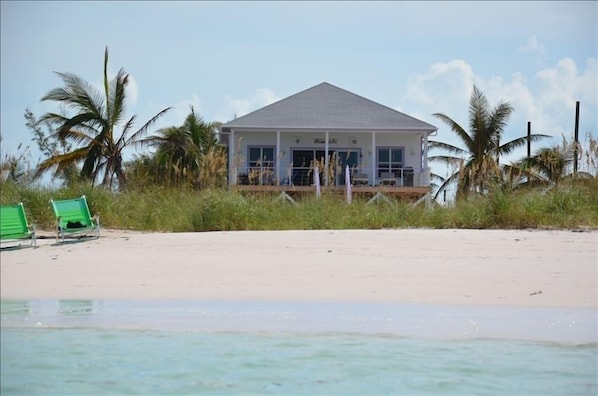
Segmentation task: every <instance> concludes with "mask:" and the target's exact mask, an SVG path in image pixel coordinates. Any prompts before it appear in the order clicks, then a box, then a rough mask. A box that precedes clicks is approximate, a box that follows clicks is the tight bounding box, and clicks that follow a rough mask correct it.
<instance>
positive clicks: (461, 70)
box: [402, 58, 598, 157]
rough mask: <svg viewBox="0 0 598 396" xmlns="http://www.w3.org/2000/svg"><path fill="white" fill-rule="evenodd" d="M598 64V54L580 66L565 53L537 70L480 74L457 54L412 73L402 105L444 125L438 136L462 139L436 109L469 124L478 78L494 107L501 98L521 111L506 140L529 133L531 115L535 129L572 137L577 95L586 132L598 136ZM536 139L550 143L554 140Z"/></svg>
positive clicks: (452, 141)
mask: <svg viewBox="0 0 598 396" xmlns="http://www.w3.org/2000/svg"><path fill="white" fill-rule="evenodd" d="M597 70H598V68H597V64H596V59H593V58H591V59H588V61H587V62H586V65H585V67H584V68H583V69H582V70H580V69H579V67H578V65H576V64H575V62H574V61H573V60H572V59H569V58H563V59H561V60H559V61H558V62H557V63H556V64H555V65H554V66H552V67H549V68H544V69H541V70H540V71H538V72H537V73H536V74H535V75H533V76H525V75H523V74H522V73H514V74H512V75H511V76H510V78H507V79H505V78H503V77H500V76H494V77H491V78H488V79H484V78H482V77H479V76H477V75H475V73H474V71H473V70H472V68H471V66H470V65H469V64H467V63H466V62H464V61H463V60H453V61H450V62H447V63H438V64H434V65H432V66H431V67H430V68H429V70H428V71H426V72H424V73H423V74H417V75H413V76H411V77H410V78H409V79H408V84H407V89H406V92H407V95H406V96H405V97H404V98H403V101H402V103H403V104H404V106H402V107H404V108H406V109H407V110H405V112H406V113H407V114H410V115H413V116H415V117H418V116H419V118H421V119H424V120H429V121H428V122H431V123H432V124H434V125H436V126H437V127H438V130H439V132H438V136H437V137H436V138H435V139H436V140H440V141H444V142H447V143H450V144H457V145H460V142H459V141H458V140H457V138H456V136H455V135H454V134H453V133H452V132H451V131H450V130H449V128H448V127H447V126H446V125H445V124H443V123H442V122H441V121H440V120H438V119H435V118H432V117H430V115H431V114H433V113H444V114H446V115H448V116H449V117H451V118H452V119H453V120H455V121H456V122H457V123H458V124H459V125H461V126H463V127H464V128H467V126H468V106H469V96H470V95H471V90H472V87H473V84H474V83H475V84H476V85H477V86H478V88H479V89H480V90H481V91H482V92H483V93H484V94H485V95H486V97H487V98H488V101H489V102H490V105H491V106H492V107H494V106H496V105H497V104H498V103H500V102H501V101H505V102H509V103H510V104H511V105H512V106H513V108H514V110H515V111H514V112H513V114H512V116H511V118H510V120H509V123H508V126H507V128H506V130H505V136H504V141H507V140H512V139H515V138H519V137H522V136H525V135H526V133H527V122H528V121H530V122H531V124H532V133H542V134H548V135H552V136H554V137H555V139H554V140H553V142H556V143H557V144H558V143H559V142H560V138H561V136H562V135H563V134H564V135H565V136H567V137H568V138H570V136H571V133H572V131H573V128H574V119H575V102H576V101H580V102H581V109H582V110H581V117H580V118H581V120H580V135H585V133H587V132H591V133H592V134H594V135H595V136H596V134H597V133H598V131H597V125H596V124H597V121H596V120H597V108H596V105H597V102H598V98H597V96H598V93H597V90H596V87H597V86H598V81H597ZM402 111H403V110H402ZM536 144H541V145H542V146H548V145H550V144H552V143H551V142H549V141H545V142H543V143H536ZM532 149H534V148H532ZM534 150H535V149H534ZM524 152H525V151H524V150H523V151H522V152H518V153H516V154H514V157H520V156H521V155H522V153H524Z"/></svg>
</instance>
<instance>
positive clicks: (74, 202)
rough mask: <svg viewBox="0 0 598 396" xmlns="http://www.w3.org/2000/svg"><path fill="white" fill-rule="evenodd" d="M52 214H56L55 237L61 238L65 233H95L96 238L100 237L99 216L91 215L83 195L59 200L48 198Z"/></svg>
mask: <svg viewBox="0 0 598 396" xmlns="http://www.w3.org/2000/svg"><path fill="white" fill-rule="evenodd" d="M50 203H51V204H52V209H53V210H54V215H55V216H56V230H57V234H56V239H57V240H58V237H60V238H62V242H64V236H65V234H70V235H73V234H82V235H85V234H87V233H89V232H93V233H95V236H96V238H99V237H100V216H99V215H96V216H94V217H91V214H90V213H89V207H88V206H87V200H86V199H85V195H82V196H81V197H80V198H75V199H65V200H61V201H54V200H53V199H52V200H50Z"/></svg>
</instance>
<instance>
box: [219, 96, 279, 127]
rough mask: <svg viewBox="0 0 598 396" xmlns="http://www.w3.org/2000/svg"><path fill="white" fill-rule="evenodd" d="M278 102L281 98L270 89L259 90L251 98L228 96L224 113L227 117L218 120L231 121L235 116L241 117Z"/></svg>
mask: <svg viewBox="0 0 598 396" xmlns="http://www.w3.org/2000/svg"><path fill="white" fill-rule="evenodd" d="M278 100H279V98H278V96H277V95H276V94H275V93H274V91H272V90H271V89H268V88H258V89H256V90H255V92H254V93H253V94H251V95H250V96H249V97H246V98H241V99H235V98H233V97H231V96H230V95H226V110H225V111H223V112H222V113H223V114H226V115H225V116H223V117H222V116H221V117H219V118H218V119H222V120H231V119H233V118H234V117H235V116H237V117H241V116H244V115H246V114H248V113H250V112H252V111H254V110H257V109H259V108H261V107H264V106H267V105H269V104H272V103H274V102H276V101H278Z"/></svg>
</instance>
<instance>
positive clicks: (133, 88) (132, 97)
mask: <svg viewBox="0 0 598 396" xmlns="http://www.w3.org/2000/svg"><path fill="white" fill-rule="evenodd" d="M111 78H112V77H111ZM125 93H126V95H127V100H128V101H129V105H132V106H135V105H136V104H137V100H138V99H139V85H137V81H136V80H135V79H134V78H133V76H131V75H130V74H129V83H128V84H127V88H126V92H125Z"/></svg>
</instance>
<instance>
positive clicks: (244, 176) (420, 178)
mask: <svg viewBox="0 0 598 396" xmlns="http://www.w3.org/2000/svg"><path fill="white" fill-rule="evenodd" d="M314 171H315V170H314V168H311V167H293V168H287V169H285V170H281V171H280V173H281V174H280V176H279V177H278V178H277V177H276V168H273V167H238V168H235V169H234V172H233V175H232V182H231V184H233V185H266V186H271V185H294V186H312V185H313V184H314V177H313V175H314ZM319 172H320V184H321V185H322V186H325V185H328V186H344V185H345V184H346V180H345V178H346V177H345V170H344V169H343V170H341V169H340V167H339V168H337V170H333V171H328V172H327V171H326V170H325V169H324V170H322V169H319ZM372 173H374V175H372ZM350 176H351V185H353V186H355V187H360V186H364V187H366V186H369V187H375V186H389V187H390V186H394V187H429V186H430V169H428V168H427V169H424V170H422V171H421V172H416V171H415V169H414V168H411V167H405V168H396V169H393V170H392V172H387V171H383V170H380V169H377V170H376V171H375V172H372V168H361V167H359V168H357V167H356V168H352V169H351V175H350Z"/></svg>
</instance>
